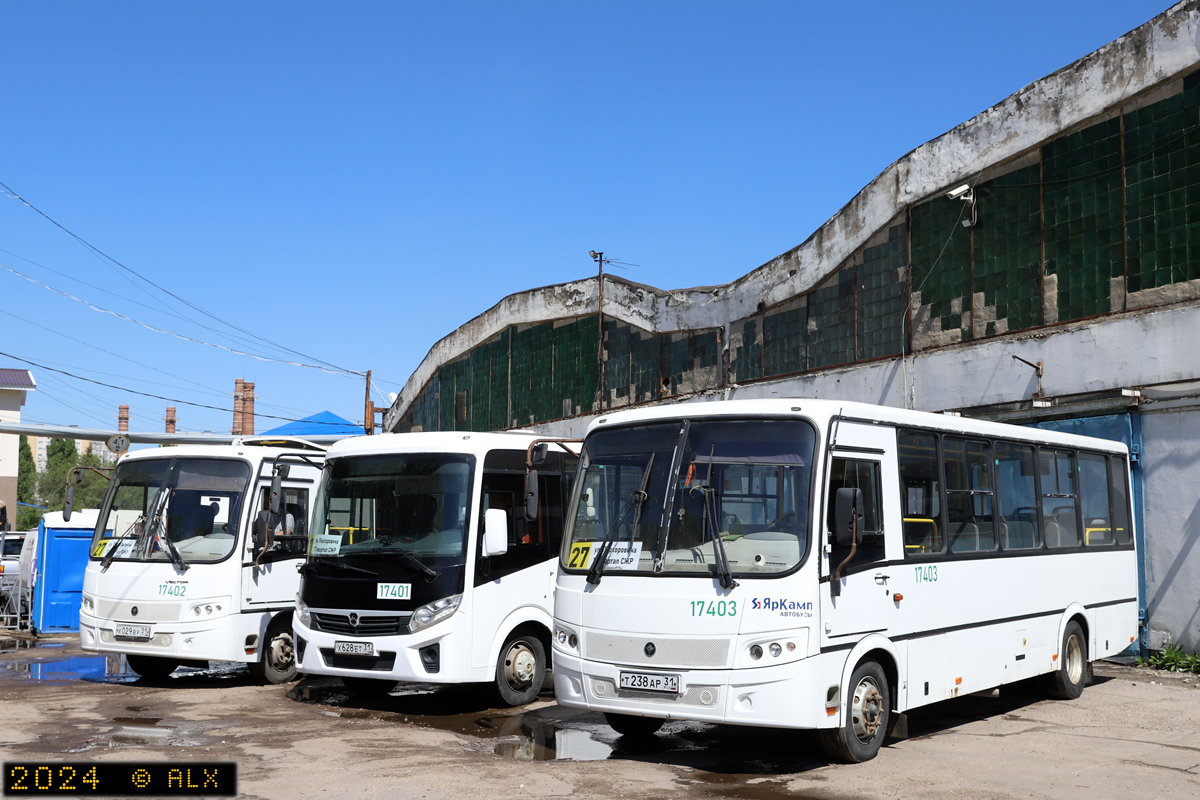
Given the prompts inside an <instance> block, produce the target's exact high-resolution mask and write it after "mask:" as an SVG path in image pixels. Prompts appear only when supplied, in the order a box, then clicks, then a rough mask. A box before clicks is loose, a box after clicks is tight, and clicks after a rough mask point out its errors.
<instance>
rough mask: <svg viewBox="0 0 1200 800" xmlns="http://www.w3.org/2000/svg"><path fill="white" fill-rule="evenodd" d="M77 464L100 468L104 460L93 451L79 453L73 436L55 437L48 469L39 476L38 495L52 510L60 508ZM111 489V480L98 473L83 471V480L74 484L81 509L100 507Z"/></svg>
mask: <svg viewBox="0 0 1200 800" xmlns="http://www.w3.org/2000/svg"><path fill="white" fill-rule="evenodd" d="M77 466H85V467H99V466H103V462H101V461H100V459H99V457H97V456H95V455H93V454H92V453H90V452H89V453H84V454H83V455H82V456H80V455H79V454H78V453H77V452H76V451H75V441H74V440H73V439H55V440H54V441H53V442H51V443H50V446H49V447H48V448H46V471H45V472H43V473H42V474H41V476H39V478H38V496H39V497H41V498H42V505H44V506H45V507H46V508H47V510H50V511H61V510H62V507H63V500H64V496H65V494H66V490H67V475H68V474H69V473H70V472H71V470H72V469H73V468H75V467H77ZM107 489H108V480H107V479H105V478H104V477H102V476H101V475H97V474H96V473H95V472H92V471H90V470H89V471H87V472H85V473H84V476H83V481H82V482H81V483H79V485H77V486H76V487H75V504H74V507H75V508H78V509H84V508H99V507H100V503H101V502H102V501H103V500H104V492H105V491H106V490H107Z"/></svg>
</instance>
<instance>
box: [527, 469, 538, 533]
mask: <svg viewBox="0 0 1200 800" xmlns="http://www.w3.org/2000/svg"><path fill="white" fill-rule="evenodd" d="M537 518H538V471H537V470H536V469H527V470H525V519H526V520H527V521H529V522H533V521H534V520H535V519H537Z"/></svg>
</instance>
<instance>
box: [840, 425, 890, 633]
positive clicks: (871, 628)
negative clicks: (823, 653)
mask: <svg viewBox="0 0 1200 800" xmlns="http://www.w3.org/2000/svg"><path fill="white" fill-rule="evenodd" d="M847 427H851V426H848V425H845V424H843V426H842V432H844V431H845V429H846V428H847ZM855 427H857V426H855ZM842 432H839V436H838V442H839V444H841V443H842V440H843V435H841V433H842ZM878 438H879V436H878V433H876V440H877V439H878ZM886 447H887V448H889V449H894V447H895V444H894V441H893V442H892V443H888V444H887V445H886ZM864 449H865V448H864ZM872 449H873V450H878V449H879V448H878V444H877V443H876V446H875V447H874V448H872ZM886 455H887V454H886V453H885V457H883V458H880V457H878V456H877V455H876V454H875V453H874V452H872V453H871V454H870V455H866V454H863V453H861V452H853V453H851V452H845V453H838V452H837V451H836V450H835V451H834V453H833V455H832V461H831V463H830V471H829V484H828V487H827V490H826V495H825V496H826V505H827V508H828V513H827V514H826V524H825V535H826V537H827V539H826V541H830V542H832V538H831V535H832V528H833V508H834V498H836V496H837V490H838V489H842V488H854V489H860V490H861V491H862V497H863V508H862V509H861V510H862V517H861V519H860V520H859V523H858V524H859V531H860V541H859V543H858V544H857V546H855V547H837V546H832V547H831V548H830V552H829V557H828V560H827V561H826V564H825V571H824V574H825V575H826V576H827V577H826V578H825V579H824V582H825V585H826V586H827V587H828V591H825V592H822V593H821V603H822V609H821V611H822V613H821V617H822V620H823V629H824V630H823V640H824V643H825V646H826V647H830V646H833V647H836V646H837V645H839V644H845V643H847V642H850V641H853V639H852V638H851V637H861V636H862V635H864V634H867V633H883V632H886V631H887V630H888V629H889V628H890V626H891V623H892V617H893V616H894V614H895V608H894V606H895V603H894V602H893V597H892V585H891V584H892V583H894V582H893V581H892V580H891V577H892V576H891V575H890V574H889V567H888V545H889V544H890V542H889V541H888V540H887V535H888V534H889V533H891V532H889V531H887V530H886V526H885V524H884V520H885V519H892V518H893V517H894V515H893V514H890V513H887V512H888V511H890V509H891V508H892V507H893V506H895V505H896V504H898V503H899V497H898V491H899V490H898V489H897V488H896V487H897V483H896V481H897V477H896V475H895V460H894V459H892V458H888V457H886ZM893 495H896V496H894V497H893ZM899 534H900V532H899V531H895V532H894V534H893V535H894V536H899Z"/></svg>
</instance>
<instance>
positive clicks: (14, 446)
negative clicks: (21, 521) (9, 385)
mask: <svg viewBox="0 0 1200 800" xmlns="http://www.w3.org/2000/svg"><path fill="white" fill-rule="evenodd" d="M24 404H25V392H22V391H16V390H10V389H3V390H0V420H2V421H4V422H20V421H21V406H23V405H24ZM20 447H21V437H20V436H16V435H13V434H0V500H3V501H4V504H5V505H6V506H7V507H8V522H9V525H11V526H13V527H14V528H15V527H16V524H17V465H18V459H17V457H18V455H19V453H20Z"/></svg>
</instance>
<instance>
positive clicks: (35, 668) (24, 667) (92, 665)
mask: <svg viewBox="0 0 1200 800" xmlns="http://www.w3.org/2000/svg"><path fill="white" fill-rule="evenodd" d="M3 672H9V673H10V674H14V675H17V676H19V677H22V678H26V679H28V680H34V681H45V682H52V683H60V682H66V681H74V680H80V679H82V680H85V681H101V682H105V683H128V682H130V681H134V680H137V675H135V674H134V673H132V672H131V671H130V670H129V667H128V666H127V665H126V664H125V659H124V657H122V656H114V655H107V656H74V657H72V658H54V659H47V660H44V661H6V662H0V673H3Z"/></svg>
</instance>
